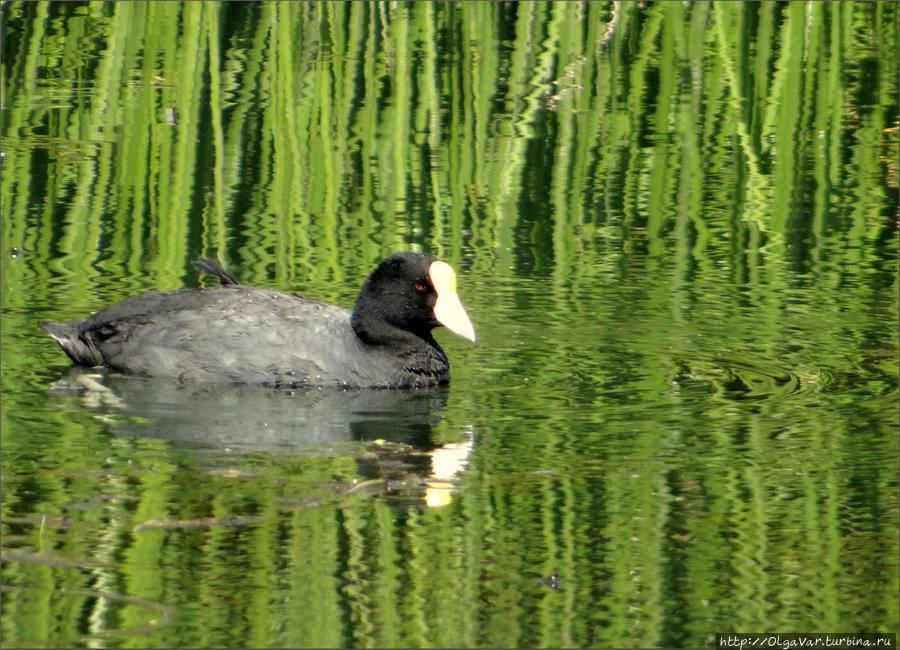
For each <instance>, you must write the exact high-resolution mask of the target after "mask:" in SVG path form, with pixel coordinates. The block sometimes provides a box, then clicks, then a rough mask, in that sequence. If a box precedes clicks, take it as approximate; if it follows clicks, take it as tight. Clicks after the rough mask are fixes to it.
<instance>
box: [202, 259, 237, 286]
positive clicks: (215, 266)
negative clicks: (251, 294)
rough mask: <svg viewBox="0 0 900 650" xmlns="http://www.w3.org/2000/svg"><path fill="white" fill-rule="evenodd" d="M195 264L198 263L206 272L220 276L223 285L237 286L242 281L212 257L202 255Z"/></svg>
mask: <svg viewBox="0 0 900 650" xmlns="http://www.w3.org/2000/svg"><path fill="white" fill-rule="evenodd" d="M194 264H196V265H197V268H198V269H200V270H201V271H205V272H206V273H209V274H210V275H214V276H216V277H217V278H219V282H221V283H222V286H223V287H230V286H235V285H239V284H240V283H241V281H240V280H238V279H237V277H235V276H234V275H233V274H232V273H230V272H229V271H226V270H225V269H224V268H222V265H221V264H219V263H218V262H217V261H216V260H214V259H212V258H211V257H201V258H199V259H197V261H196V262H194Z"/></svg>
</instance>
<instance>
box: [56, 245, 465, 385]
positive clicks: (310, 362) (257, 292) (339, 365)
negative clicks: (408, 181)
mask: <svg viewBox="0 0 900 650" xmlns="http://www.w3.org/2000/svg"><path fill="white" fill-rule="evenodd" d="M198 266H199V267H200V268H201V269H203V270H204V271H206V272H208V273H211V274H213V275H215V276H216V277H218V278H219V280H220V281H221V285H222V286H217V287H207V288H203V289H179V290H176V291H152V292H148V293H143V294H140V295H137V296H132V297H130V298H126V299H125V300H122V301H121V302H119V303H116V304H114V305H112V306H110V307H108V308H106V309H104V310H102V311H99V312H96V313H94V314H91V315H90V316H88V317H86V318H84V319H81V320H74V321H68V322H58V323H52V322H42V323H40V326H41V328H42V329H44V331H46V332H47V333H48V334H50V336H52V337H53V338H54V339H55V340H56V342H57V343H59V345H60V346H61V347H62V349H63V350H64V351H65V353H66V354H67V355H68V356H69V358H71V359H72V361H74V362H75V363H77V364H80V365H84V366H105V367H108V368H111V369H113V370H116V371H119V372H124V373H130V374H135V375H144V376H154V377H171V378H173V379H177V380H179V381H185V382H240V383H249V384H263V385H268V386H289V387H302V386H340V387H345V388H350V387H359V388H362V387H378V388H407V387H424V386H433V385H436V384H443V383H447V382H448V381H449V379H450V374H449V369H450V365H449V362H448V361H447V355H446V354H445V353H444V351H443V350H442V349H441V346H440V345H438V343H437V341H435V339H434V337H433V336H432V330H433V329H434V328H435V327H438V326H444V327H446V328H447V329H449V330H450V331H452V332H454V333H456V334H458V335H460V336H462V337H463V338H466V339H469V340H470V341H474V340H475V331H474V329H473V327H472V323H471V322H470V321H469V317H468V316H467V315H466V312H465V310H464V309H463V306H462V303H461V302H460V300H459V296H458V294H457V292H456V273H455V272H454V271H453V269H452V268H451V267H450V265H449V264H447V263H446V262H443V261H441V260H438V259H435V258H433V257H429V256H425V255H420V254H417V253H399V254H396V255H393V256H391V257H389V258H388V259H386V260H384V261H383V262H381V263H380V264H379V265H378V266H377V267H376V268H375V270H374V271H373V272H372V273H371V275H370V276H369V277H368V279H367V280H366V281H365V283H364V284H363V287H362V289H361V291H360V293H359V297H358V298H357V299H356V304H355V306H354V308H353V310H352V311H350V310H348V309H344V308H342V307H339V306H337V305H333V304H330V303H326V302H320V301H318V300H313V299H311V298H304V297H301V296H296V295H292V294H287V293H282V292H280V291H275V290H273V289H265V288H260V287H250V286H246V285H243V284H241V283H240V282H239V281H238V279H237V278H236V277H235V276H233V275H231V274H230V273H228V272H227V271H225V270H224V269H223V268H222V267H221V266H219V265H218V264H217V263H216V262H214V261H212V260H209V259H205V258H204V259H201V260H199V261H198Z"/></svg>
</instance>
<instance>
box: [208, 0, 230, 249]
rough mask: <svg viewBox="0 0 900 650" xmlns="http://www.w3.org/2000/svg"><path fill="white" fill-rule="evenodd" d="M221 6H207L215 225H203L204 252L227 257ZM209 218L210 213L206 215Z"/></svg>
mask: <svg viewBox="0 0 900 650" xmlns="http://www.w3.org/2000/svg"><path fill="white" fill-rule="evenodd" d="M220 11H221V9H220V7H219V6H217V5H215V4H212V3H208V4H207V13H206V16H207V21H206V30H207V31H206V37H207V41H208V43H207V48H208V51H209V93H210V97H209V105H210V118H211V126H212V138H213V157H214V161H213V188H212V190H213V210H212V211H213V215H214V218H215V221H214V222H210V221H209V220H208V219H207V220H205V221H204V225H205V227H204V235H206V237H207V238H208V239H207V240H206V241H205V242H204V249H205V250H209V249H212V250H215V251H217V252H219V253H220V254H221V253H224V251H225V236H226V234H227V232H226V228H225V204H226V199H225V190H226V187H225V152H226V150H225V133H224V131H223V129H222V110H223V109H224V104H225V102H224V99H223V96H222V74H221V69H222V60H221V58H222V55H221V52H220V51H219V41H220V39H221V33H220V29H221V28H220V25H219V13H220ZM206 214H208V212H207V213H206Z"/></svg>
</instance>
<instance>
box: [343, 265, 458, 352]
mask: <svg viewBox="0 0 900 650" xmlns="http://www.w3.org/2000/svg"><path fill="white" fill-rule="evenodd" d="M352 324H353V329H354V331H355V332H356V334H357V336H359V337H360V338H361V339H362V340H363V341H366V342H368V343H383V342H386V341H389V340H392V339H396V338H398V337H403V336H408V334H407V333H412V334H414V335H416V336H418V337H420V338H423V339H425V340H426V341H428V342H433V338H432V336H431V330H432V329H434V328H435V327H438V326H441V325H443V326H444V327H446V328H447V329H449V330H450V331H452V332H454V333H456V334H459V335H460V336H462V337H464V338H467V339H469V340H470V341H474V340H475V331H474V329H473V328H472V323H471V322H470V321H469V317H468V316H467V315H466V312H465V310H464V309H463V306H462V303H461V302H460V301H459V296H458V295H457V293H456V273H455V272H454V271H453V269H452V268H451V267H450V265H449V264H447V263H446V262H442V261H440V260H438V259H435V258H434V257H430V256H427V255H420V254H418V253H398V254H396V255H392V256H391V257H389V258H387V259H386V260H384V261H383V262H381V263H380V264H379V265H378V266H377V267H376V268H375V270H374V271H372V274H371V275H369V278H368V279H367V280H366V282H365V284H363V287H362V290H361V291H360V293H359V297H358V298H357V299H356V306H355V307H354V310H353V319H352Z"/></svg>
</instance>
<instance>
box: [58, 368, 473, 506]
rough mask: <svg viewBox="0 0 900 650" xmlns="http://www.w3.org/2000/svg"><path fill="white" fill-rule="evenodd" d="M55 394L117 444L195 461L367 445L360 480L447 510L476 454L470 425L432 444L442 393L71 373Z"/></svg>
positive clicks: (444, 398) (361, 459)
mask: <svg viewBox="0 0 900 650" xmlns="http://www.w3.org/2000/svg"><path fill="white" fill-rule="evenodd" d="M53 389H54V391H56V392H58V393H60V394H64V395H67V396H77V397H78V398H79V399H80V400H81V402H82V404H83V405H84V406H87V407H88V408H90V409H91V410H94V411H99V412H101V413H102V414H103V417H104V419H106V420H108V421H111V422H113V423H114V430H115V432H116V434H118V435H122V436H127V437H139V438H159V439H165V440H169V441H171V442H172V443H173V445H177V446H179V447H182V448H186V449H191V450H192V451H193V452H194V453H203V452H204V451H209V452H223V451H227V452H235V453H240V452H264V453H282V454H286V453H306V452H314V453H323V452H324V453H328V452H329V451H331V450H332V449H335V450H337V449H341V450H342V453H343V452H344V451H346V447H345V445H344V443H352V442H364V443H367V444H366V445H365V446H364V448H365V452H364V453H362V454H360V455H359V457H358V459H357V460H358V465H359V468H360V474H361V475H362V477H363V478H372V477H373V476H375V477H378V478H384V479H385V480H386V481H389V480H394V481H401V480H402V481H404V482H405V483H406V484H409V483H410V482H415V483H418V484H419V485H420V486H421V488H422V490H423V491H424V495H423V496H424V497H425V499H426V504H427V505H429V506H432V507H434V506H443V505H446V504H447V503H449V502H450V498H451V497H450V494H451V491H452V489H453V487H454V485H455V483H454V479H455V478H456V477H458V475H459V472H461V471H462V469H463V468H464V467H465V465H466V463H467V459H468V455H469V452H470V451H471V449H472V436H473V432H472V428H471V426H466V427H463V429H464V431H463V436H464V438H465V439H464V440H463V441H461V442H454V443H448V444H445V445H443V446H437V447H436V446H435V445H434V444H433V443H432V428H433V426H434V425H435V424H436V423H438V422H440V421H441V420H442V418H443V413H444V410H445V408H446V405H447V398H448V394H449V388H448V387H446V386H442V387H436V388H429V389H419V390H365V389H364V390H339V389H315V388H313V389H307V390H287V389H272V388H264V387H259V386H249V385H241V384H183V383H177V382H173V381H171V380H163V379H152V378H141V377H134V376H128V375H120V374H117V373H112V372H106V371H100V370H97V369H90V370H89V369H84V368H73V369H71V370H70V371H69V372H68V373H67V374H66V375H65V376H64V377H62V378H61V379H60V380H58V381H57V382H56V383H55V384H54V386H53ZM388 468H389V469H388ZM386 473H390V475H389V476H388V475H386ZM401 477H404V478H401Z"/></svg>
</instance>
